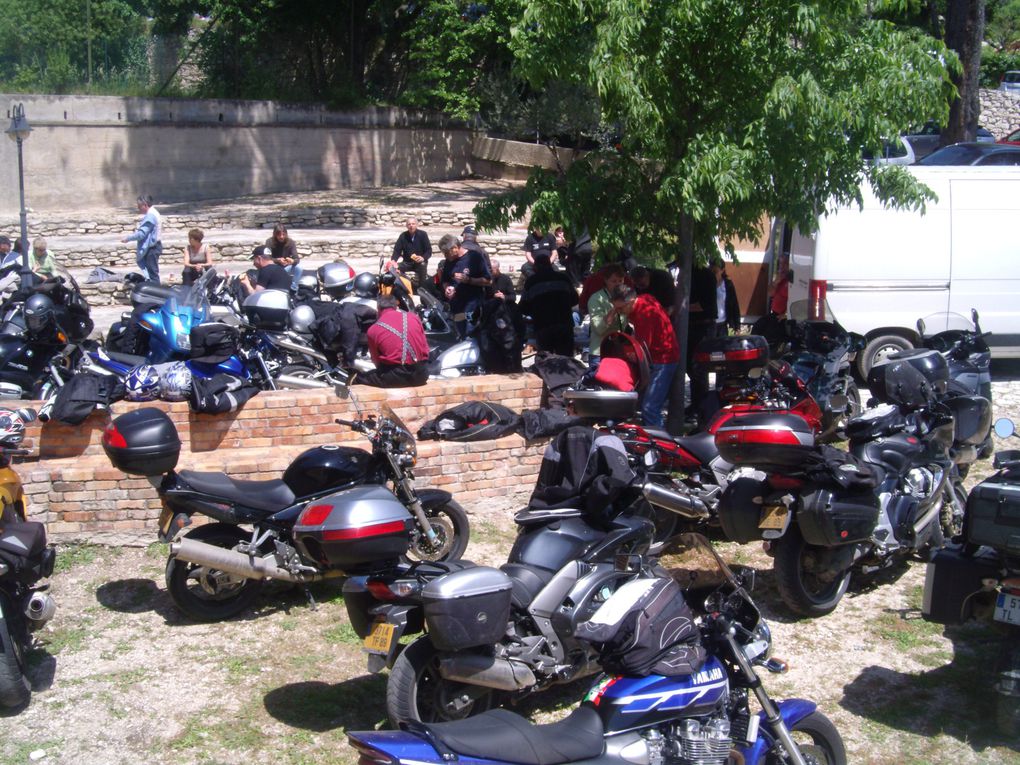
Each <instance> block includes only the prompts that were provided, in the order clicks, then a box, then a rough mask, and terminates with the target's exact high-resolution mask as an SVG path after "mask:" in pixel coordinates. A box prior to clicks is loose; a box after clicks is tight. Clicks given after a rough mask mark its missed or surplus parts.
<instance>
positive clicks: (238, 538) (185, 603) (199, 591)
mask: <svg viewBox="0 0 1020 765" xmlns="http://www.w3.org/2000/svg"><path fill="white" fill-rule="evenodd" d="M202 529H203V527H201V526H200V527H199V528H198V529H196V531H198V532H200V533H199V534H198V535H197V538H198V539H199V540H200V541H202V542H205V543H206V544H209V545H215V546H216V547H222V548H224V549H227V550H232V549H234V547H236V546H237V545H238V543H240V542H242V541H245V540H246V539H247V538H248V535H247V534H245V533H244V532H243V531H241V529H236V528H230V527H221V528H215V529H212V530H211V531H210V532H205V533H201V532H202ZM192 536H193V537H194V536H195V535H194V533H193V534H192ZM166 587H167V591H168V592H169V593H170V599H171V600H172V601H173V602H174V605H175V606H177V607H178V608H179V609H180V610H181V611H182V612H184V613H185V614H186V615H188V616H189V617H191V618H192V619H195V620H196V621H202V622H218V621H222V620H224V619H229V618H230V617H232V616H236V615H237V614H239V613H241V612H242V611H244V610H245V609H246V608H248V607H249V606H250V605H251V604H252V603H253V602H254V601H255V598H256V597H258V594H259V591H260V590H261V589H262V580H261V579H244V578H242V577H239V576H237V575H235V574H230V573H227V572H226V571H220V570H218V569H214V568H207V567H206V566H200V565H198V564H197V563H189V562H187V561H183V560H178V559H177V558H174V557H170V558H169V559H168V560H167V562H166Z"/></svg>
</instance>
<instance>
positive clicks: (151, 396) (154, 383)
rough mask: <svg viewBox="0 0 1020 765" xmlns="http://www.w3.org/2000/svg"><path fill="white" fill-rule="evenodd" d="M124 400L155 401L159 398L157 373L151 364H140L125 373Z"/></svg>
mask: <svg viewBox="0 0 1020 765" xmlns="http://www.w3.org/2000/svg"><path fill="white" fill-rule="evenodd" d="M124 391H125V392H124V398H126V399H127V400H128V401H155V400H156V399H157V398H159V372H157V371H156V367H154V366H152V364H142V365H141V366H137V367H135V368H134V369H132V370H131V371H130V372H128V373H127V377H126V378H125V379H124Z"/></svg>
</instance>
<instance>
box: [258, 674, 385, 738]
mask: <svg viewBox="0 0 1020 765" xmlns="http://www.w3.org/2000/svg"><path fill="white" fill-rule="evenodd" d="M386 678H387V675H384V674H379V675H362V676H360V677H355V678H352V679H350V680H344V681H343V682H340V683H324V682H319V681H307V682H302V683H291V684H289V685H283V686H281V687H279V688H275V689H273V690H272V691H270V692H269V693H267V694H266V695H265V698H264V700H263V704H264V705H265V708H266V712H268V713H269V714H270V715H272V716H273V717H274V718H276V719H277V720H279V721H280V722H282V723H284V724H285V725H290V726H291V727H294V728H302V729H304V730H310V731H315V732H316V733H324V732H326V731H331V730H334V729H336V728H341V727H342V728H344V729H346V730H371V729H375V728H379V727H380V726H382V727H386Z"/></svg>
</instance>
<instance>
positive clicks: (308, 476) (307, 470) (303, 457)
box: [283, 444, 375, 499]
mask: <svg viewBox="0 0 1020 765" xmlns="http://www.w3.org/2000/svg"><path fill="white" fill-rule="evenodd" d="M374 462H375V460H374V459H373V457H372V455H371V454H369V453H368V452H366V451H365V450H364V449H357V448H355V447H353V446H336V445H333V444H327V445H325V446H316V447H314V448H312V449H308V450H306V451H304V452H302V453H301V454H299V455H298V457H297V459H295V460H294V461H293V462H292V463H290V466H289V467H288V468H287V470H286V471H285V472H284V474H283V482H284V483H285V484H287V487H288V488H289V489H290V490H291V491H292V492H294V496H295V497H297V498H298V499H302V498H304V497H311V496H314V495H316V494H322V493H323V492H324V491H328V490H334V489H339V488H341V487H344V486H347V485H348V484H352V483H356V482H358V481H362V480H364V479H365V477H366V475H367V474H368V473H369V472H370V471H371V470H372V468H373V467H374Z"/></svg>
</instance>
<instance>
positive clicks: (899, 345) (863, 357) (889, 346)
mask: <svg viewBox="0 0 1020 765" xmlns="http://www.w3.org/2000/svg"><path fill="white" fill-rule="evenodd" d="M913 347H914V344H913V343H912V342H910V341H909V340H907V338H905V337H903V336H902V335H879V336H878V337H876V338H874V339H873V340H871V341H870V342H869V343H868V344H867V345H866V346H864V350H863V351H861V352H860V353H858V354H857V371H858V372H859V373H860V375H861V380H863V381H864V382H867V380H868V372H870V371H871V368H872V367H873V366H875V364H877V363H878V362H880V361H882V360H884V359H885V358H887V357H888V356H890V355H891V354H893V353H896V352H897V351H906V350H909V349H911V348H913Z"/></svg>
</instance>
